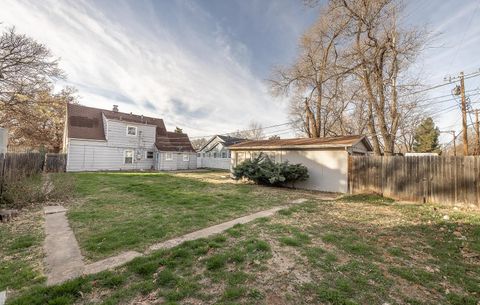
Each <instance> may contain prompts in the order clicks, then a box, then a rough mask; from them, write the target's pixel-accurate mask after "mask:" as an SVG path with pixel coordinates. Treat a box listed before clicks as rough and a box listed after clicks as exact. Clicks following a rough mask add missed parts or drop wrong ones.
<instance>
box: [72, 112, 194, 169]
mask: <svg viewBox="0 0 480 305" xmlns="http://www.w3.org/2000/svg"><path fill="white" fill-rule="evenodd" d="M63 147H64V148H63V149H64V152H65V153H67V171H100V170H150V169H152V170H179V169H195V168H196V167H197V155H196V153H195V150H194V149H193V147H192V144H191V143H190V140H189V138H188V136H187V135H186V134H184V133H175V132H169V131H167V130H166V128H165V124H164V123H163V120H162V119H158V118H151V117H146V116H143V115H135V114H131V113H130V114H128V113H122V112H119V111H118V108H117V107H116V106H114V109H113V110H112V111H110V110H104V109H98V108H92V107H86V106H81V105H78V104H69V105H68V106H67V120H66V124H65V132H64V145H63Z"/></svg>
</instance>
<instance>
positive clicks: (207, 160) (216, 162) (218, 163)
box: [197, 156, 231, 169]
mask: <svg viewBox="0 0 480 305" xmlns="http://www.w3.org/2000/svg"><path fill="white" fill-rule="evenodd" d="M230 163H231V158H213V157H198V156H197V167H205V168H218V169H230Z"/></svg>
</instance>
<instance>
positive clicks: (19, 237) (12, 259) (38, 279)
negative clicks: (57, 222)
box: [0, 208, 45, 291]
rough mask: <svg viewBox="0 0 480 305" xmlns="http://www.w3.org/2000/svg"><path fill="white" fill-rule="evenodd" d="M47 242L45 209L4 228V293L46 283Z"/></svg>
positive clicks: (0, 263) (0, 257)
mask: <svg viewBox="0 0 480 305" xmlns="http://www.w3.org/2000/svg"><path fill="white" fill-rule="evenodd" d="M43 239H44V232H43V213H42V210H41V208H36V209H34V210H31V211H29V212H28V213H20V215H19V216H18V217H17V218H15V220H14V221H11V222H8V223H2V224H0V291H3V290H5V289H7V288H8V289H13V290H21V289H23V288H28V287H31V286H33V285H36V284H42V283H44V282H45V277H44V276H43V267H42V258H43V252H42V241H43Z"/></svg>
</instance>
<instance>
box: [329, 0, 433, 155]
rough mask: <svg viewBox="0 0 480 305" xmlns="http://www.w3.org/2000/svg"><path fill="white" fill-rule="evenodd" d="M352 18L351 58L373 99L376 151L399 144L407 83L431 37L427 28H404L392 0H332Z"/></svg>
mask: <svg viewBox="0 0 480 305" xmlns="http://www.w3.org/2000/svg"><path fill="white" fill-rule="evenodd" d="M333 2H334V3H335V5H336V6H338V7H339V8H341V9H342V10H343V11H344V14H346V15H347V16H349V19H350V20H351V25H352V26H351V27H350V33H349V34H350V36H351V37H352V38H353V39H352V47H351V49H350V52H351V53H350V54H349V56H350V58H351V59H352V67H353V68H354V71H355V75H356V77H357V78H358V79H359V80H360V82H361V83H362V85H363V90H364V92H365V96H366V101H367V102H368V105H367V106H368V108H367V109H368V114H369V123H368V125H367V127H368V129H369V132H370V134H371V138H372V140H373V145H374V149H375V153H377V154H380V142H382V143H383V146H384V153H385V154H386V155H391V154H393V153H394V150H395V143H396V136H397V132H398V130H399V128H400V123H401V111H400V108H401V104H402V103H405V102H406V99H404V98H403V99H402V97H404V96H406V95H407V94H406V93H408V90H409V89H411V87H410V86H405V84H402V80H403V77H404V76H405V74H406V73H407V72H408V69H409V68H410V66H411V64H412V63H413V62H414V61H415V59H416V57H417V56H418V54H419V52H420V51H421V50H422V48H423V46H424V44H425V42H426V37H427V35H426V32H425V31H423V30H419V29H417V28H411V29H404V28H401V27H400V26H399V24H398V22H397V15H398V14H399V13H400V11H401V6H400V5H399V4H398V2H395V1H393V0H365V1H355V0H333Z"/></svg>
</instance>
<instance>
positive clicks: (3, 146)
mask: <svg viewBox="0 0 480 305" xmlns="http://www.w3.org/2000/svg"><path fill="white" fill-rule="evenodd" d="M7 145H8V129H7V128H1V127H0V154H5V153H6V152H7Z"/></svg>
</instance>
